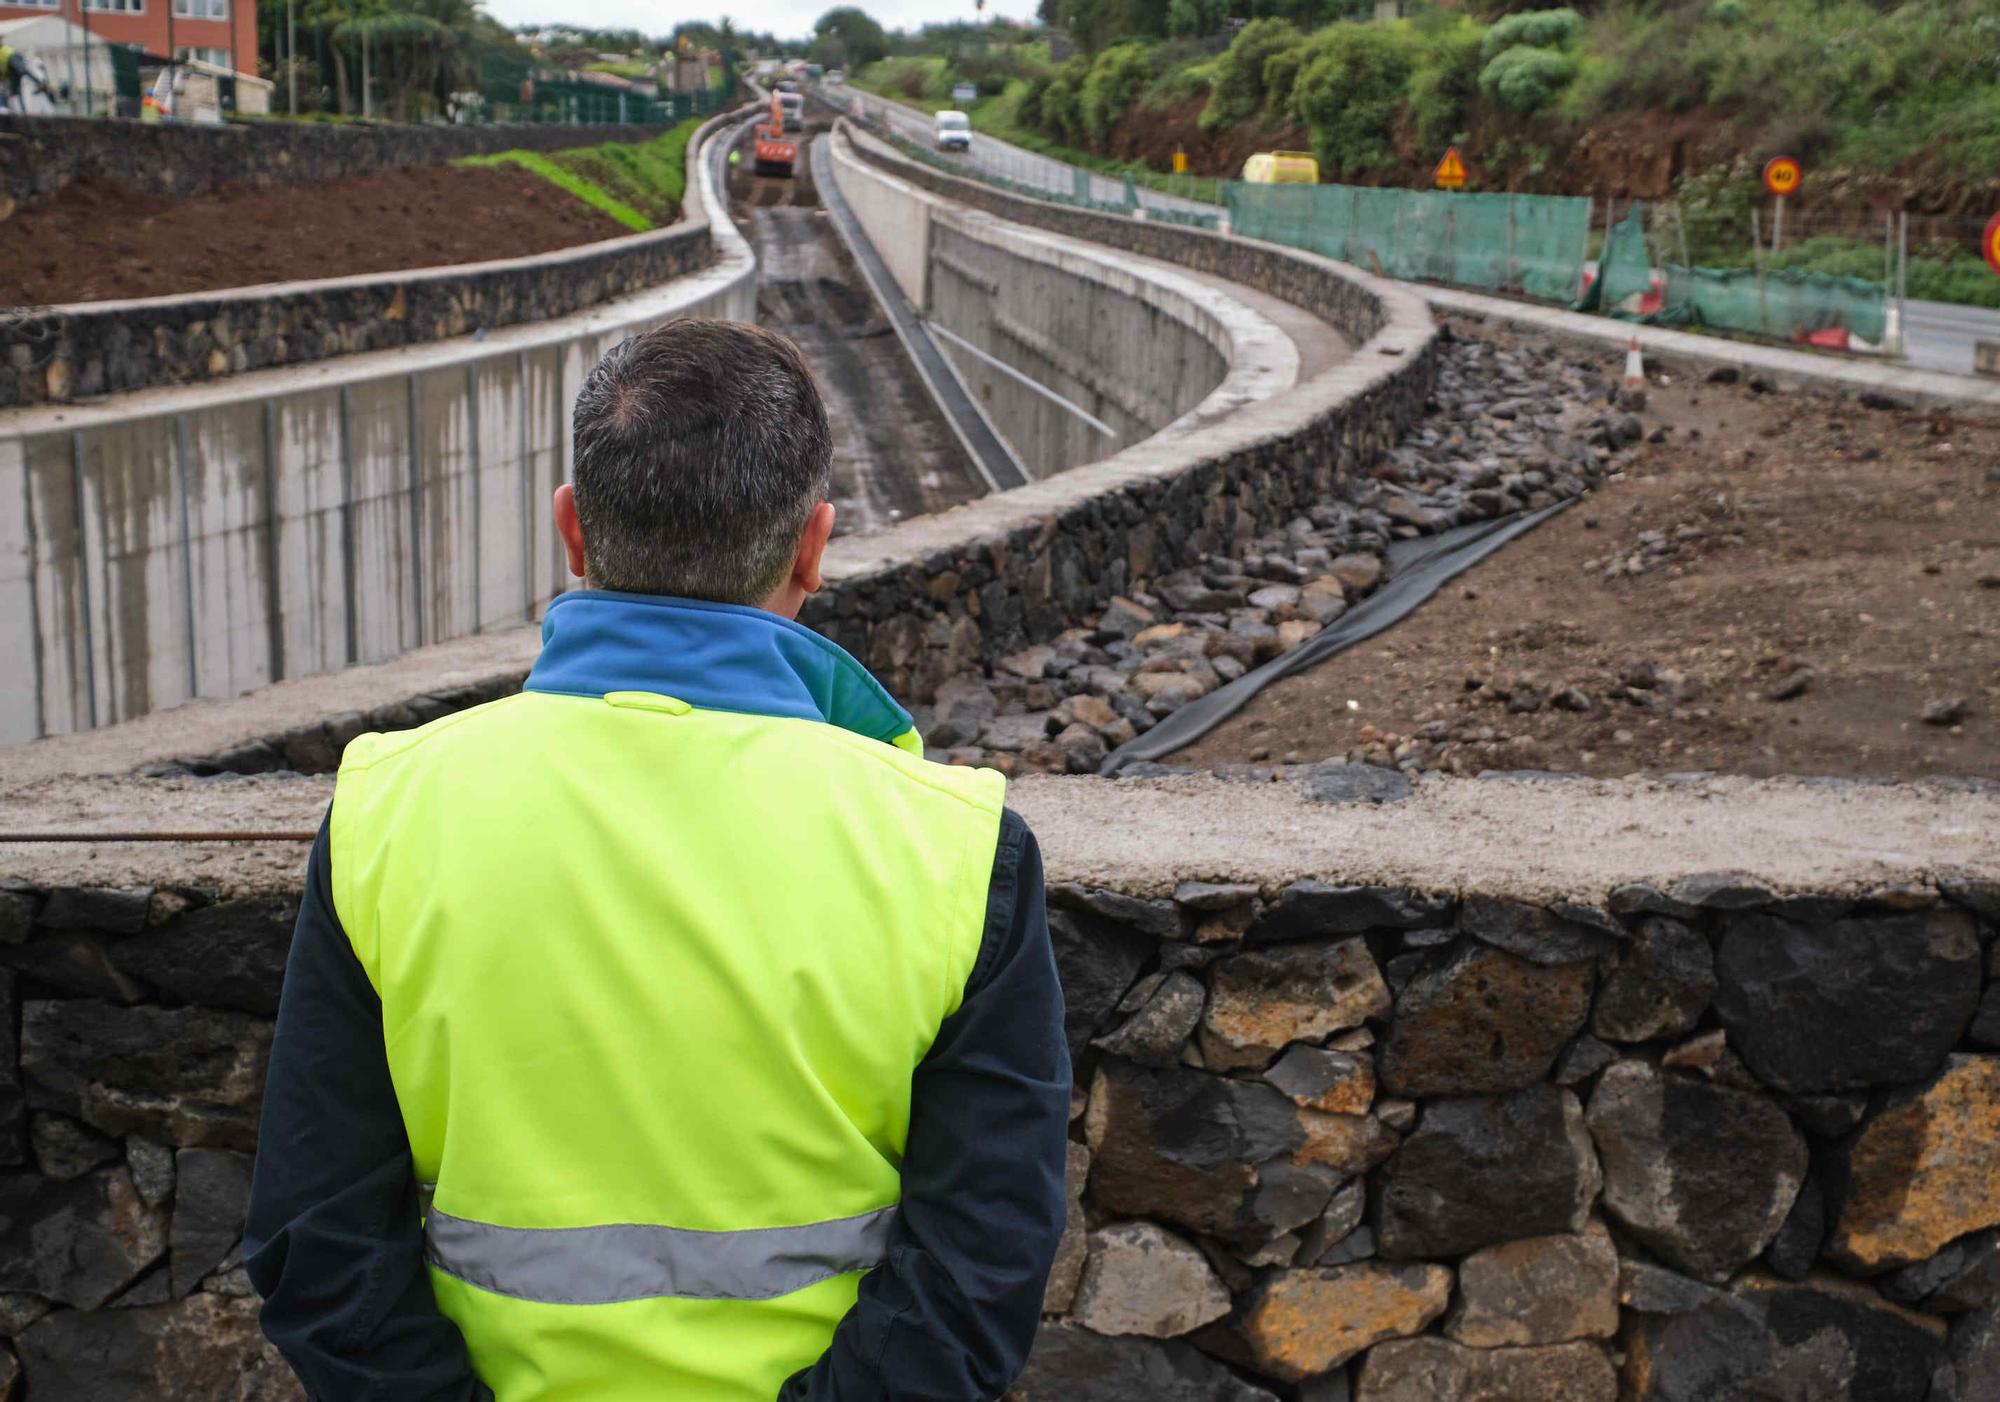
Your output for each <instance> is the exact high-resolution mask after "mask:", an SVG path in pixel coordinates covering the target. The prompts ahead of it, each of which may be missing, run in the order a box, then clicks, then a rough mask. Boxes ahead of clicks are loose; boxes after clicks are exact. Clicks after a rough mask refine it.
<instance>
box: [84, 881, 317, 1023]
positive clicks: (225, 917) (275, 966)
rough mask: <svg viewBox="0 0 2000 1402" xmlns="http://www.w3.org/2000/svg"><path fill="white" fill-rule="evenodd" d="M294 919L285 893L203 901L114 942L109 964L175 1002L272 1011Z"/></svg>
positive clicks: (269, 1013)
mask: <svg viewBox="0 0 2000 1402" xmlns="http://www.w3.org/2000/svg"><path fill="white" fill-rule="evenodd" d="M297 916H298V902H297V901H296V900H293V899H292V898H290V897H288V896H274V897H270V898H267V899H262V900H250V901H228V902H224V903H222V904H220V905H209V906H203V907H202V908H200V909H199V910H193V911H189V912H188V913H187V914H186V915H183V916H180V917H179V918H178V919H175V920H172V921H169V922H168V923H167V924H165V925H161V926H159V927H157V928H156V929H154V930H152V931H150V932H148V933H147V934H145V935H143V936H140V937H138V938H134V939H128V940H123V941H120V942H119V944H118V945H117V946H116V947H115V948H114V949H113V951H112V954H111V962H112V963H113V964H114V965H115V966H116V967H117V968H118V970H119V971H120V972H122V973H124V974H126V975H128V976H129V977H131V978H133V979H137V980H139V981H140V982H142V983H145V984H150V985H152V986H153V987H154V988H158V989H161V990H163V991H164V992H166V993H169V994H171V995H172V997H173V999H174V1000H175V1001H177V1002H183V1003H192V1004H194V1005H196V1006H197V1007H204V1008H234V1009H237V1010H239V1011H242V1012H250V1013H262V1014H264V1015H265V1016H267V1017H270V1016H275V1015H276V1014H277V1011H278V985H279V984H280V983H281V982H282V981H283V980H284V974H285V956H286V955H287V954H288V953H290V951H291V947H292V926H293V924H294V922H295V921H296V919H297Z"/></svg>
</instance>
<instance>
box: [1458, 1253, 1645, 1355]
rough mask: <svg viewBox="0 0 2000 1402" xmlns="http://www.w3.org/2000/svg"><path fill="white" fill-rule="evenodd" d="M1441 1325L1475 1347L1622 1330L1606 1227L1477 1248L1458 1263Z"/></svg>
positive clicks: (1551, 1340)
mask: <svg viewBox="0 0 2000 1402" xmlns="http://www.w3.org/2000/svg"><path fill="white" fill-rule="evenodd" d="M1444 1331H1445V1333H1446V1334H1447V1335H1449V1336H1450V1337H1451V1338H1452V1339H1454V1340H1455V1341H1457V1342H1458V1343H1461V1344H1468V1345H1470V1346H1472V1347H1474V1348H1509V1347H1521V1346H1527V1345H1536V1344H1564V1343H1569V1342H1570V1341H1571V1340H1573V1339H1608V1338H1610V1337H1611V1336H1612V1335H1613V1334H1616V1333H1617V1332H1618V1251H1617V1249H1616V1248H1615V1247H1614V1246H1612V1244H1611V1238H1610V1237H1609V1236H1608V1235H1606V1234H1605V1233H1604V1232H1603V1230H1602V1229H1601V1228H1600V1229H1599V1230H1597V1231H1595V1232H1584V1233H1582V1234H1580V1235H1575V1236H1571V1235H1567V1234H1565V1235H1561V1236H1541V1237H1529V1238H1527V1239H1526V1240H1524V1241H1508V1242H1502V1243H1501V1244H1500V1245H1498V1246H1488V1247H1484V1248H1482V1249H1481V1250H1478V1251H1475V1252H1473V1253H1472V1254H1471V1255H1470V1256H1467V1257H1466V1258H1465V1259H1464V1260H1463V1261H1461V1262H1460V1263H1459V1267H1458V1296H1457V1298H1456V1299H1455V1300H1454V1301H1453V1304H1452V1309H1451V1313H1450V1314H1448V1315H1447V1316H1446V1317H1445V1321H1444Z"/></svg>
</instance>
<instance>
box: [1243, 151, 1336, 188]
mask: <svg viewBox="0 0 2000 1402" xmlns="http://www.w3.org/2000/svg"><path fill="white" fill-rule="evenodd" d="M1243 178H1244V179H1245V180H1247V181H1249V182H1250V183H1251V184H1253V185H1317V184H1319V162H1318V161H1316V160H1314V159H1313V158H1312V154H1311V153H1310V152H1307V151H1259V152H1258V153H1257V154H1256V155H1254V156H1252V157H1251V158H1250V159H1249V160H1247V161H1245V162H1244V163H1243Z"/></svg>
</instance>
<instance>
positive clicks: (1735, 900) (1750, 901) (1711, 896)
mask: <svg viewBox="0 0 2000 1402" xmlns="http://www.w3.org/2000/svg"><path fill="white" fill-rule="evenodd" d="M1666 895H1667V899H1669V900H1671V901H1677V902H1679V903H1680V904H1681V905H1684V906H1695V907H1698V908H1699V909H1702V910H1756V909H1758V908H1759V907H1761V906H1767V905H1770V904H1771V903H1772V902H1773V901H1775V900H1777V896H1776V895H1775V894H1774V893H1773V892H1772V890H1771V888H1770V887H1768V886H1766V885H1765V884H1764V883H1763V882H1761V881H1759V880H1758V879H1757V878H1756V877H1754V876H1747V875H1745V874H1744V873H1742V872H1740V871H1709V872H1702V873H1701V874H1699V875H1697V876H1683V877H1682V878H1681V879H1680V880H1678V881H1676V882H1673V883H1672V884H1671V885H1669V886H1668V887H1667V890H1666ZM1669 913H1671V912H1669Z"/></svg>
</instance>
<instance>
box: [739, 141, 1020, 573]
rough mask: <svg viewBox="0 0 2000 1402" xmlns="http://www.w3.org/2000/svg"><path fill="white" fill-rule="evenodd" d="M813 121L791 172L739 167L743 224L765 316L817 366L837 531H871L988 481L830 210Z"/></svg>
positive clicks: (975, 491) (938, 506)
mask: <svg viewBox="0 0 2000 1402" xmlns="http://www.w3.org/2000/svg"><path fill="white" fill-rule="evenodd" d="M827 128H828V124H827V123H825V122H812V123H809V124H808V125H807V129H806V131H805V133H804V134H803V135H802V136H801V138H800V143H799V159H798V166H797V168H796V170H795V171H794V172H793V174H792V175H791V176H789V177H780V176H764V175H758V174H756V173H755V172H754V171H753V170H752V168H751V161H750V156H749V153H748V151H747V150H746V151H745V152H744V155H743V160H742V161H741V162H740V163H739V164H738V165H736V166H734V167H732V168H731V170H730V175H729V195H730V199H731V201H732V203H733V205H734V208H735V214H736V220H737V223H738V225H739V226H740V227H741V228H742V229H743V231H744V235H745V237H747V238H748V239H749V240H750V242H751V244H752V245H753V246H754V247H755V248H756V250H757V320H758V321H759V322H760V323H761V324H763V325H765V326H770V327H774V328H775V329H777V330H780V331H783V332H784V333H785V334H786V335H787V336H790V337H791V338H792V339H793V340H794V341H796V342H798V345H799V349H800V351H801V352H803V353H804V355H805V358H806V363H807V364H809V365H811V366H812V367H813V374H814V375H815V376H816V377H817V379H818V380H819V387H820V391H821V393H822V394H823V395H824V396H825V399H826V412H827V422H828V425H829V427H831V428H832V430H833V493H832V497H833V504H834V507H835V510H836V517H835V525H834V531H835V533H836V534H838V535H849V534H853V535H867V534H872V533H873V532H875V531H880V530H885V529H887V528H888V527H890V526H892V525H894V524H895V523H896V522H897V521H900V520H902V519H903V518H904V517H906V516H914V515H920V514H922V513H924V512H930V511H942V510H944V509H945V508H947V507H951V506H956V505H958V504H959V503H960V502H963V501H969V500H971V499H972V498H973V497H976V496H982V495H984V494H985V491H986V484H985V483H984V482H983V481H982V480H981V479H980V478H979V475H978V472H977V470H976V469H975V468H974V467H973V465H972V462H971V460H970V459H969V458H968V457H967V456H966V453H965V450H964V448H963V447H962V446H961V445H960V444H959V441H958V439H957V438H956V437H954V436H953V434H952V432H951V429H950V427H949V426H948V425H947V424H946V423H945V421H944V417H943V415H941V414H940V413H939V412H938V409H937V406H936V404H935V403H933V402H932V400H931V398H930V395H929V393H928V392H927V391H926V390H925V388H924V386H923V382H922V380H920V379H919V378H918V376H917V373H916V370H915V368H914V367H913V366H911V364H910V361H909V357H908V356H907V355H905V354H904V351H903V344H902V342H901V341H900V340H898V339H897V337H896V333H895V331H894V330H893V329H892V328H891V327H890V325H889V319H888V317H887V316H886V315H884V313H883V311H882V309H881V308H880V307H879V306H877V305H876V304H875V300H874V298H873V297H872V296H871V295H870V294H869V291H868V283H867V280H866V279H865V278H864V277H863V276H862V274H861V270H860V268H858V267H857V266H856V265H855V262H854V259H853V257H852V256H851V255H849V253H848V252H847V247H846V245H845V244H844V243H842V242H841V239H840V235H839V233H838V232H837V231H836V230H835V228H834V226H833V223H832V221H831V220H830V219H829V218H828V217H827V215H826V212H825V211H824V210H823V209H822V208H821V207H820V202H819V192H818V190H817V188H816V187H815V186H814V183H813V176H812V143H813V141H814V140H815V139H816V138H817V137H819V136H821V135H824V134H825V132H826V130H827Z"/></svg>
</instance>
